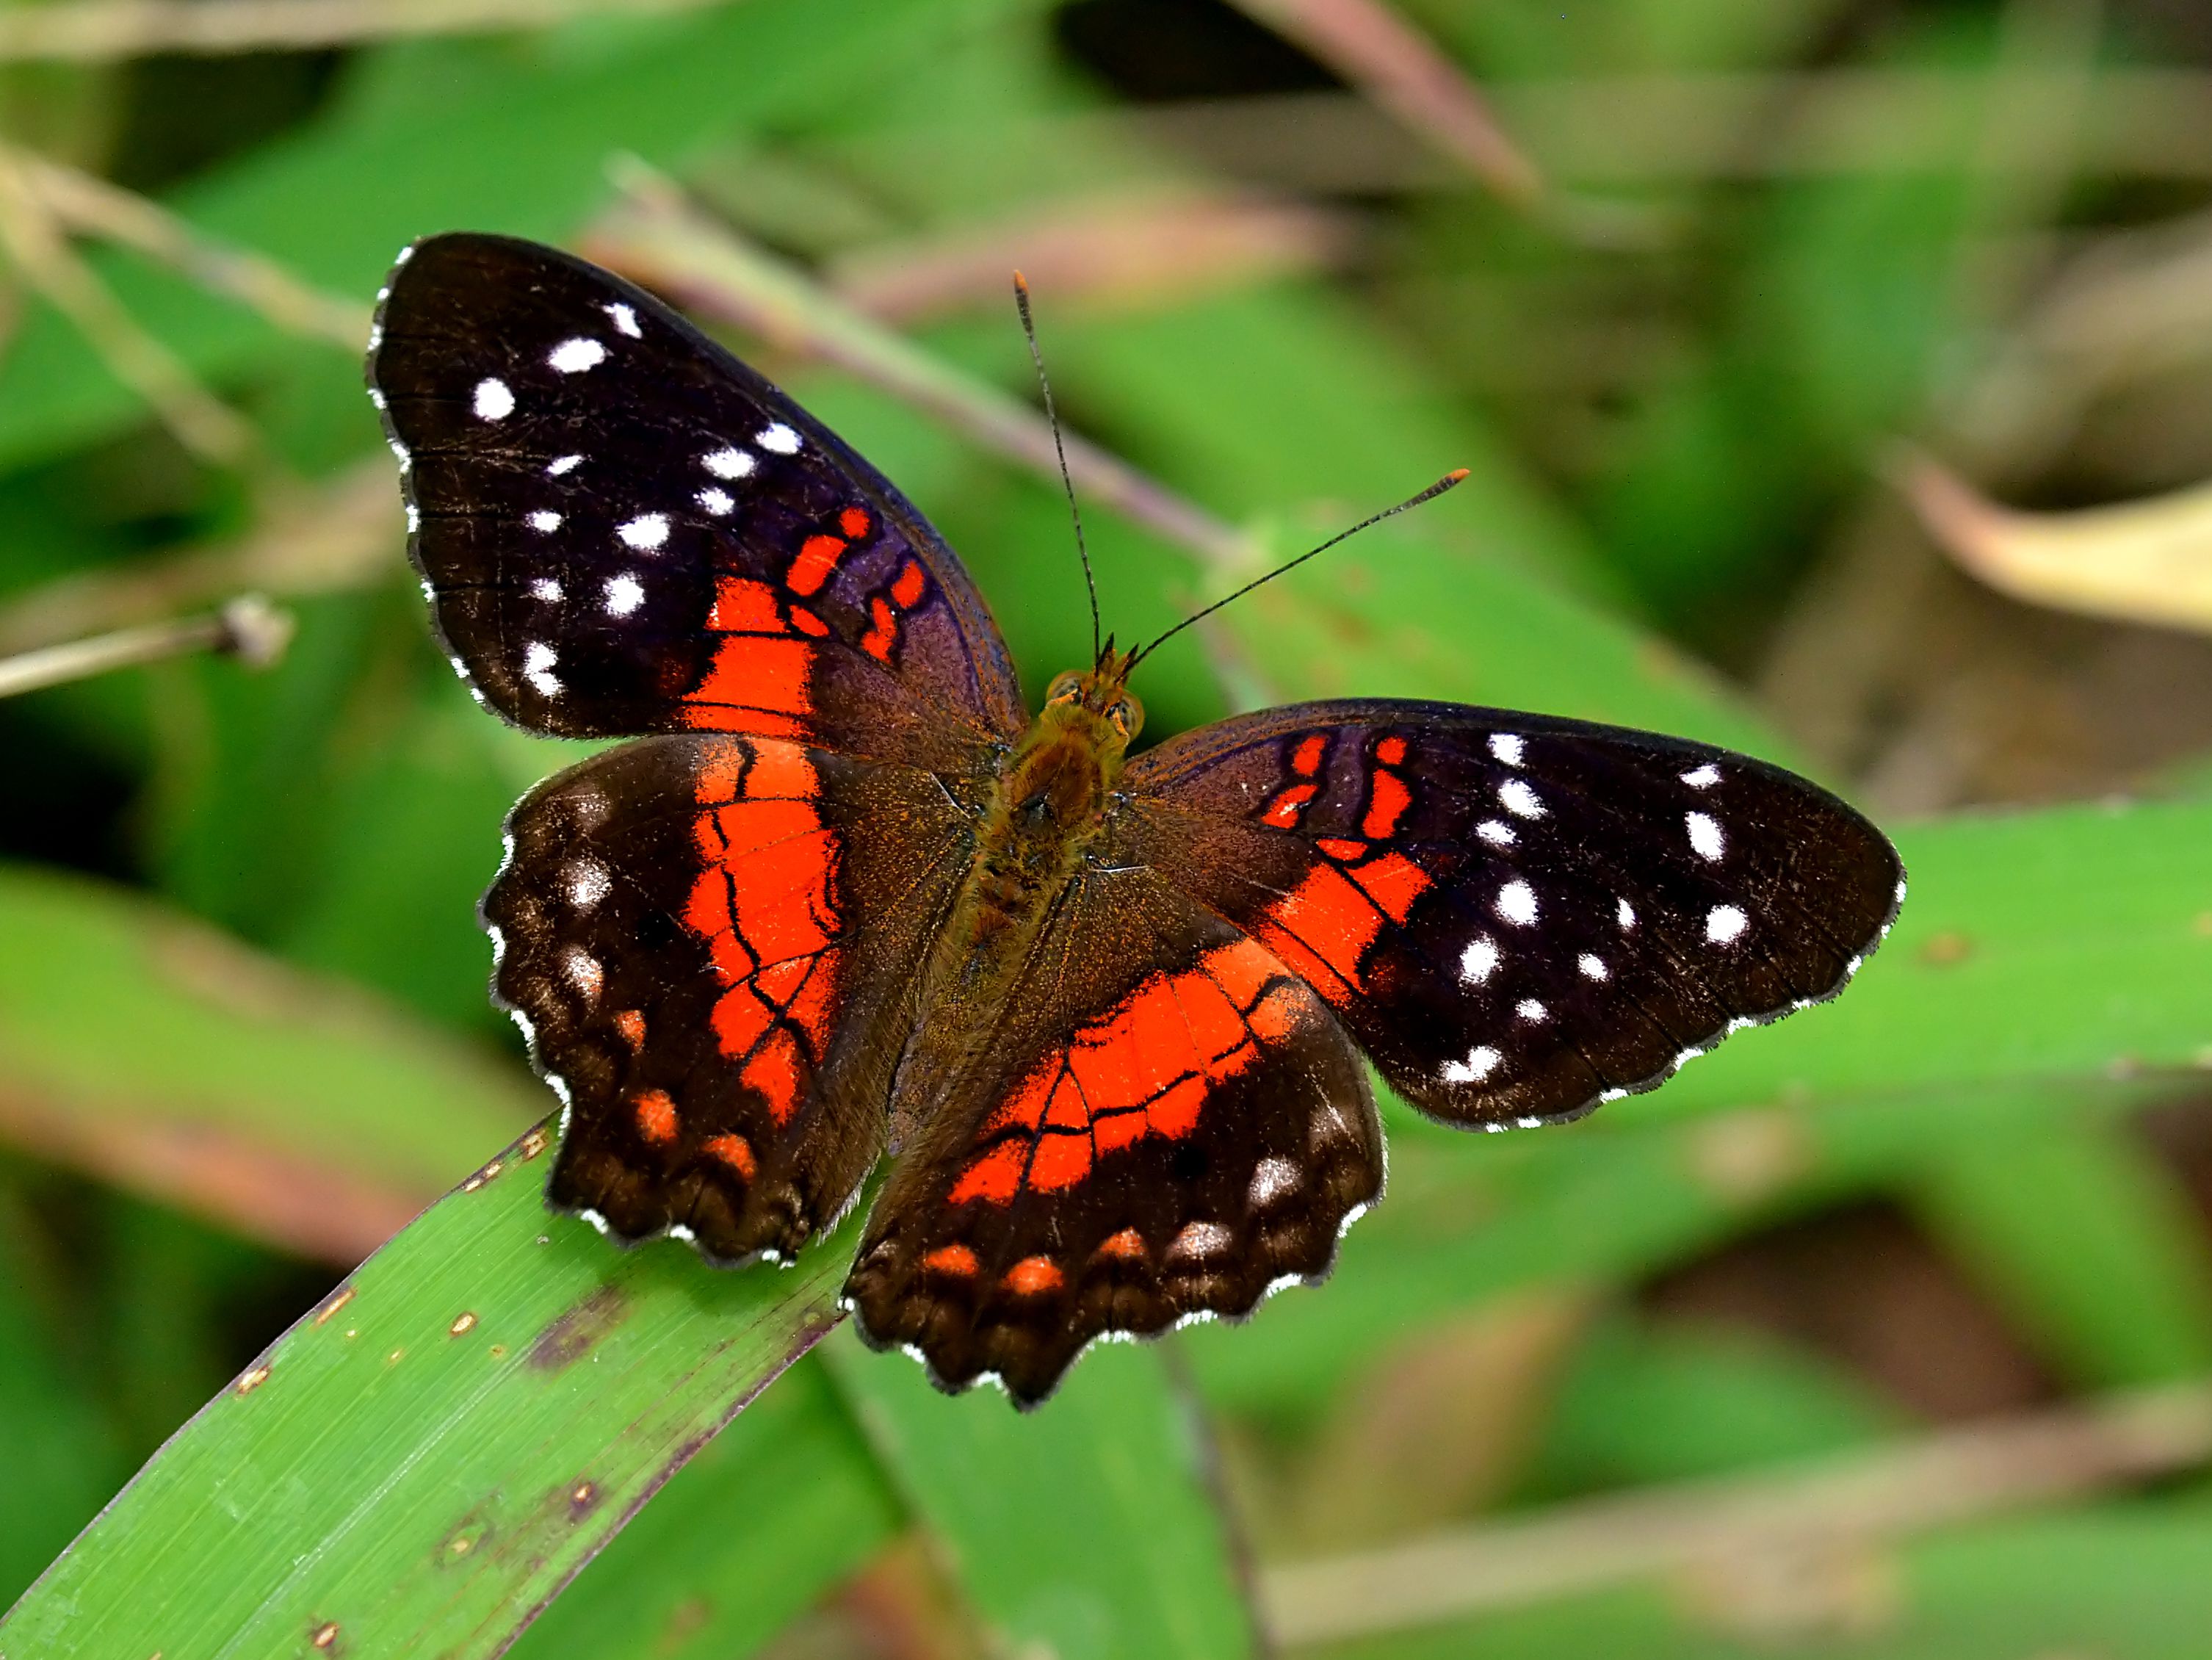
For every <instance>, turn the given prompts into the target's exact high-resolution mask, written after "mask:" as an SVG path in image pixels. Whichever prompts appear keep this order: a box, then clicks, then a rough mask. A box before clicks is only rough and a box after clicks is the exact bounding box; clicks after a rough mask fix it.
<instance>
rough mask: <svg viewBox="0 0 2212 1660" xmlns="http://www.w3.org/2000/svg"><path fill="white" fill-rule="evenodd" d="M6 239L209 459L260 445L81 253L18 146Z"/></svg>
mask: <svg viewBox="0 0 2212 1660" xmlns="http://www.w3.org/2000/svg"><path fill="white" fill-rule="evenodd" d="M0 245H4V246H5V247H6V249H7V253H8V258H9V261H10V262H11V263H12V264H13V265H15V270H16V271H18V272H19V273H20V274H21V277H22V278H23V281H24V282H25V283H27V284H28V285H29V286H30V287H32V288H33V289H36V290H37V291H38V292H39V293H40V294H42V295H45V296H46V299H47V300H48V301H51V302H52V304H53V305H54V307H56V308H57V309H58V310H59V311H60V312H62V313H64V315H65V316H67V317H68V318H69V319H70V321H71V322H73V323H75V324H76V326H77V328H78V330H79V331H81V332H82V334H83V335H84V337H85V339H86V340H87V341H88V342H89V343H90V344H91V345H92V348H93V350H94V351H96V352H98V353H99V354H100V357H101V358H102V359H103V360H104V361H105V362H106V364H107V366H108V368H111V369H112V370H113V371H114V373H115V375H116V378H117V379H118V380H121V381H122V382H123V383H124V384H125V386H129V387H131V390H133V391H134V392H137V393H138V395H139V396H140V397H142V398H144V399H145V400H146V401H147V403H149V404H151V405H152V406H153V409H154V412H155V415H156V416H158V417H160V419H161V423H162V424H163V425H164V426H166V427H167V428H168V429H169V430H170V432H171V433H173V434H174V435H175V436H176V439H177V441H178V442H179V443H180V444H182V445H184V446H185V448H187V449H189V450H191V452H192V453H194V454H195V455H197V456H199V457H201V458H202V459H205V460H210V461H216V462H224V463H228V462H234V461H237V460H239V459H242V458H243V457H245V456H246V454H247V453H250V452H251V451H252V449H253V447H254V435H253V429H252V428H251V427H249V426H248V425H247V424H246V422H245V421H244V420H243V419H242V418H241V417H240V416H239V415H238V414H237V413H236V412H235V411H234V410H232V409H230V408H229V407H228V405H226V404H222V402H220V401H219V400H217V399H216V398H215V397H214V396H213V395H212V394H211V393H210V392H208V391H207V389H206V388H205V387H204V386H201V385H200V384H199V382H198V381H197V380H194V379H193V378H192V374H191V371H190V370H189V369H187V368H185V366H184V364H182V363H181V362H179V361H178V359H177V358H176V356H175V355H174V354H173V353H172V352H171V351H170V350H169V349H168V348H167V346H165V345H163V344H161V342H160V341H159V340H156V339H155V337H153V336H152V335H150V334H149V333H147V332H146V331H145V330H143V329H142V328H140V327H139V326H138V322H137V319H136V318H134V317H132V316H131V313H130V312H129V311H128V310H126V309H125V307H124V305H123V303H122V301H119V300H118V299H117V298H116V297H115V295H114V294H113V293H112V291H111V290H110V289H109V288H108V286H107V285H106V283H103V282H101V281H100V277H99V275H98V273H96V272H95V271H94V270H93V269H92V267H91V266H89V265H86V264H85V262H84V261H83V259H82V258H79V257H78V254H77V252H76V249H75V248H73V247H71V246H70V241H69V239H68V237H67V236H65V235H64V234H63V233H62V228H61V227H60V225H59V224H58V222H56V220H55V218H54V216H53V214H52V211H51V210H49V209H48V207H47V205H46V201H45V199H44V198H42V197H41V196H40V193H39V192H38V189H37V188H36V186H35V185H33V183H32V182H31V178H30V175H29V173H28V170H27V168H26V167H24V166H23V165H22V162H21V158H20V157H19V156H17V155H15V154H13V153H11V152H0Z"/></svg>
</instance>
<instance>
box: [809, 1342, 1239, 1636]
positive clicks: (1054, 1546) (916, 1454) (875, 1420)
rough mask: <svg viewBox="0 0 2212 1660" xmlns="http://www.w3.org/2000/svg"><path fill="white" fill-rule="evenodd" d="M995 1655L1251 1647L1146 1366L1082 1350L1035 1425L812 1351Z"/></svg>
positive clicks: (1215, 1524) (1157, 1364) (1192, 1474)
mask: <svg viewBox="0 0 2212 1660" xmlns="http://www.w3.org/2000/svg"><path fill="white" fill-rule="evenodd" d="M824 1353H825V1354H826V1355H827V1356H828V1357H829V1359H830V1361H831V1364H832V1365H833V1366H834V1367H835V1369H836V1375H837V1377H838V1380H839V1382H840V1383H842V1385H843V1387H844V1389H845V1390H846V1392H847V1395H848V1397H849V1398H850V1399H851V1400H852V1401H853V1402H854V1406H855V1408H856V1409H857V1411H858V1412H859V1414H860V1420H861V1422H862V1424H863V1425H864V1426H866V1430H867V1432H868V1434H869V1437H870V1438H871V1439H872V1441H873V1443H874V1444H875V1446H876V1448H877V1450H878V1453H879V1454H880V1455H881V1456H882V1457H883V1459H884V1463H885V1464H886V1465H887V1466H888V1467H889V1468H890V1470H891V1472H892V1473H893V1475H894V1476H895V1478H896V1480H897V1481H898V1482H899V1483H900V1485H901V1486H902V1488H903V1489H904V1490H905V1492H906V1493H907V1495H908V1500H909V1502H910V1503H911V1504H912V1505H913V1506H914V1508H915V1511H916V1512H917V1513H918V1514H919V1515H921V1516H922V1517H925V1518H927V1520H928V1521H929V1522H930V1523H931V1524H932V1525H933V1527H934V1529H936V1532H937V1535H938V1537H939V1540H940V1541H942V1542H943V1544H944V1546H945V1550H946V1551H947V1552H948V1553H949V1554H950V1556H951V1560H952V1562H953V1565H954V1566H955V1567H956V1568H957V1572H958V1573H959V1575H960V1579H961V1583H962V1584H963V1585H964V1586H965V1587H966V1589H967V1590H968V1594H969V1596H970V1597H971V1598H972V1599H973V1600H974V1602H975V1604H976V1606H977V1608H979V1609H980V1610H981V1613H982V1614H983V1616H984V1618H985V1619H986V1620H987V1621H988V1622H989V1624H990V1625H991V1626H992V1627H994V1629H995V1630H996V1632H997V1633H998V1635H999V1637H1000V1639H1001V1640H1002V1645H1003V1648H1004V1650H1005V1651H1006V1652H1007V1653H1010V1654H1023V1655H1026V1654H1053V1655H1058V1656H1060V1657H1062V1660H1176V1657H1181V1660H1229V1657H1233V1656H1236V1655H1239V1654H1245V1653H1249V1651H1250V1649H1251V1635H1250V1632H1249V1626H1248V1624H1247V1621H1246V1618H1245V1613H1244V1609H1243V1603H1242V1602H1241V1601H1240V1599H1239V1597H1238V1596H1237V1590H1236V1587H1235V1584H1234V1582H1233V1580H1232V1578H1231V1570H1230V1565H1229V1560H1228V1553H1227V1548H1226V1543H1225V1540H1224V1538H1223V1536H1222V1532H1221V1525H1220V1520H1219V1517H1218V1516H1217V1515H1216V1514H1215V1512H1214V1511H1213V1508H1212V1505H1210V1504H1209V1503H1208V1500H1207V1495H1206V1489H1205V1486H1204V1482H1203V1480H1202V1477H1201V1472H1200V1467H1199V1462H1198V1461H1199V1457H1200V1452H1199V1450H1198V1447H1197V1444H1196V1432H1195V1430H1194V1426H1193V1425H1192V1424H1191V1423H1190V1422H1189V1421H1188V1418H1187V1416H1186V1413H1185V1409H1184V1408H1183V1405H1182V1402H1180V1401H1179V1400H1178V1399H1177V1397H1176V1392H1175V1390H1174V1389H1173V1388H1172V1387H1171V1386H1170V1382H1169V1378H1168V1375H1167V1367H1166V1364H1165V1362H1164V1359H1163V1357H1162V1356H1161V1354H1160V1353H1158V1351H1157V1350H1155V1349H1150V1348H1144V1347H1130V1346H1127V1345H1106V1346H1102V1347H1097V1348H1095V1349H1093V1350H1091V1353H1088V1354H1086V1355H1085V1356H1084V1358H1083V1359H1082V1360H1081V1361H1080V1362H1079V1364H1078V1365H1076V1367H1075V1369H1074V1370H1073V1371H1071V1372H1070V1373H1069V1374H1068V1376H1067V1379H1066V1382H1065V1383H1062V1384H1061V1385H1060V1389H1059V1392H1058V1393H1057V1394H1055V1395H1054V1396H1053V1398H1052V1400H1051V1401H1050V1402H1048V1404H1047V1405H1046V1406H1045V1407H1044V1408H1043V1409H1042V1410H1041V1411H1038V1412H1036V1413H1030V1414H1017V1413H1016V1412H1014V1411H1013V1410H1012V1408H1010V1407H1009V1406H1008V1405H1007V1403H1006V1398H1005V1397H1004V1396H1003V1395H1000V1394H999V1393H998V1392H997V1391H996V1390H994V1389H975V1390H972V1391H970V1392H969V1394H967V1395H958V1396H949V1395H940V1394H939V1393H938V1392H937V1391H936V1390H935V1389H933V1388H931V1387H930V1384H929V1382H928V1380H927V1378H926V1377H924V1376H923V1375H922V1371H921V1368H920V1367H919V1366H916V1365H911V1364H908V1363H907V1362H905V1361H903V1360H898V1359H884V1357H880V1356H875V1355H871V1354H869V1353H866V1351H865V1350H863V1349H862V1348H861V1347H860V1344H859V1342H858V1341H856V1340H853V1339H851V1338H849V1337H848V1335H845V1334H840V1335H839V1336H838V1338H837V1340H836V1341H834V1342H833V1343H831V1344H830V1345H829V1346H828V1347H827V1348H826V1349H825V1351H824Z"/></svg>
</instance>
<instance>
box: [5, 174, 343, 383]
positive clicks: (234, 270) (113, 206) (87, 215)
mask: <svg viewBox="0 0 2212 1660" xmlns="http://www.w3.org/2000/svg"><path fill="white" fill-rule="evenodd" d="M9 160H10V161H13V162H14V164H15V167H16V168H17V169H18V172H19V173H20V176H21V179H22V181H23V183H24V184H25V185H27V187H28V188H29V189H30V190H31V192H33V194H34V195H35V196H36V197H37V198H38V199H39V201H40V204H41V205H42V206H43V207H44V208H45V209H46V211H47V213H49V214H50V215H51V216H52V217H53V218H54V219H55V220H58V222H60V223H61V224H63V225H64V226H65V227H67V228H69V229H70V230H71V231H74V232H76V233H77V234H80V235H88V236H97V237H101V238H104V239H105V240H108V241H111V242H116V243H119V244H121V245H122V246H125V247H130V248H135V249H137V251H138V252H141V253H143V254H146V255H149V257H151V258H155V259H158V260H160V261H161V263H162V264H164V265H169V266H171V267H173V268H174V269H175V270H177V271H180V272H182V273H183V274H184V275H185V277H190V278H191V280H192V281H193V282H195V283H198V284H199V285H200V286H201V287H203V288H204V289H209V290H210V292H213V293H216V294H221V295H228V297H229V298H231V299H234V300H236V301H240V302H241V303H243V304H245V305H247V306H250V307H252V308H253V309H254V310H255V311H258V312H259V313H261V314H262V315H263V316H264V317H265V318H267V319H269V320H270V322H271V323H273V324H275V325H276V326H277V327H278V328H280V329H283V330H285V331H288V332H289V333H293V334H300V335H307V336H309V337H313V338H317V339H323V340H328V341H330V342H331V344H334V345H338V346H343V347H344V348H345V349H346V350H349V351H359V350H362V346H363V345H364V344H365V343H366V342H367V341H368V319H369V307H368V306H366V305H363V304H362V303H360V302H358V301H352V300H346V299H342V298H340V297H338V296H337V295H330V294H325V293H323V292H321V291H320V290H319V289H313V288H311V287H309V286H308V285H307V283H303V282H301V280H300V279H299V278H298V277H295V276H294V275H293V274H292V273H291V272H290V271H287V270H286V269H285V268H284V267H283V266H282V265H278V264H276V262H275V261H274V260H271V259H266V258H263V257H262V256H261V255H259V254H257V253H251V252H246V251H245V250H243V249H238V248H232V247H228V246H224V245H223V244H222V243H221V242H218V241H216V240H214V239H213V238H211V237H210V236H208V235H207V234H205V233H204V232H202V231H200V230H198V229H197V228H195V227H194V226H192V225H191V224H190V223H188V222H186V221H185V220H183V219H180V218H179V217H178V216H176V215H175V214H173V213H171V212H170V211H169V210H167V209H166V208H163V207H161V206H159V205H157V204H155V203H153V202H150V201H149V200H148V199H147V198H144V197H143V196H140V195H138V194H137V193H136V192H131V191H127V190H123V189H120V188H118V186H116V185H111V184H109V183H108V182H107V181H106V179H95V178H94V177H93V176H92V174H90V173H81V172H79V171H78V170H77V169H76V168H75V167H63V166H61V165H60V164H59V163H58V162H53V161H46V160H45V159H43V158H41V157H39V156H34V155H28V154H27V153H24V152H21V151H15V152H12V153H10V154H9Z"/></svg>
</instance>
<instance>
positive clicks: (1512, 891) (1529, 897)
mask: <svg viewBox="0 0 2212 1660" xmlns="http://www.w3.org/2000/svg"><path fill="white" fill-rule="evenodd" d="M1498 915H1500V916H1502V917H1504V919H1505V920H1506V921H1509V922H1511V923H1513V924H1515V925H1516V926H1517V927H1524V928H1525V927H1528V925H1529V924H1530V923H1531V922H1534V921H1535V920H1536V891H1535V890H1534V888H1532V887H1530V886H1529V885H1528V884H1527V883H1526V882H1521V881H1513V882H1508V883H1507V884H1506V885H1504V887H1502V888H1500V889H1498Z"/></svg>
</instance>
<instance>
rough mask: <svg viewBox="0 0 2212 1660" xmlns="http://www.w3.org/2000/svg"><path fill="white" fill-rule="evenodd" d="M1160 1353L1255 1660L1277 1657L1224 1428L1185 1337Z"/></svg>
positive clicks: (1256, 1556)
mask: <svg viewBox="0 0 2212 1660" xmlns="http://www.w3.org/2000/svg"><path fill="white" fill-rule="evenodd" d="M1159 1355H1160V1360H1161V1364H1162V1366H1163V1369H1164V1371H1166V1373H1167V1377H1168V1387H1169V1389H1170V1390H1172V1391H1173V1392H1174V1395H1175V1398H1176V1405H1177V1406H1178V1407H1179V1408H1181V1409H1182V1415H1183V1420H1184V1424H1185V1426H1186V1428H1187V1430H1188V1434H1189V1436H1190V1438H1191V1440H1192V1443H1193V1444H1194V1446H1195V1447H1196V1449H1197V1452H1198V1474H1199V1479H1200V1481H1202V1482H1203V1483H1204V1484H1205V1487H1206V1498H1207V1499H1208V1500H1210V1501H1211V1502H1212V1505H1213V1513H1214V1516H1215V1517H1216V1518H1217V1519H1218V1521H1219V1522H1220V1523H1221V1543H1222V1552H1223V1554H1224V1555H1225V1556H1226V1557H1227V1558H1228V1559H1229V1578H1230V1580H1231V1583H1232V1584H1234V1585H1235V1586H1236V1587H1237V1598H1238V1600H1239V1601H1241V1602H1243V1605H1244V1613H1245V1617H1246V1618H1247V1619H1248V1620H1249V1621H1250V1622H1251V1627H1252V1654H1253V1660H1275V1657H1276V1654H1277V1653H1278V1647H1277V1645H1276V1642H1275V1633H1274V1632H1273V1628H1272V1627H1270V1626H1269V1625H1268V1623H1267V1620H1266V1619H1265V1618H1264V1617H1262V1615H1261V1607H1260V1559H1259V1554H1258V1553H1257V1552H1256V1551H1255V1550H1254V1548H1253V1546H1252V1529H1251V1528H1250V1526H1249V1524H1248V1523H1246V1521H1245V1517H1244V1511H1243V1506H1242V1505H1239V1504H1238V1503H1237V1493H1236V1492H1235V1490H1234V1488H1233V1487H1231V1484H1230V1481H1229V1465H1228V1461H1227V1459H1225V1457H1224V1456H1222V1450H1221V1433H1220V1431H1219V1430H1218V1427H1217V1426H1215V1424H1214V1421H1213V1414H1212V1413H1211V1412H1210V1411H1208V1410H1207V1408H1206V1396H1205V1394H1204V1393H1203V1392H1202V1391H1201V1390H1200V1388H1199V1386H1198V1375H1197V1374H1196V1373H1195V1372H1194V1371H1192V1370H1191V1365H1190V1355H1189V1353H1188V1350H1186V1349H1185V1348H1184V1347H1183V1345H1182V1340H1181V1339H1180V1338H1179V1337H1170V1338H1169V1339H1168V1340H1167V1341H1165V1342H1163V1343H1162V1344H1161V1345H1160V1346H1159Z"/></svg>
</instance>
